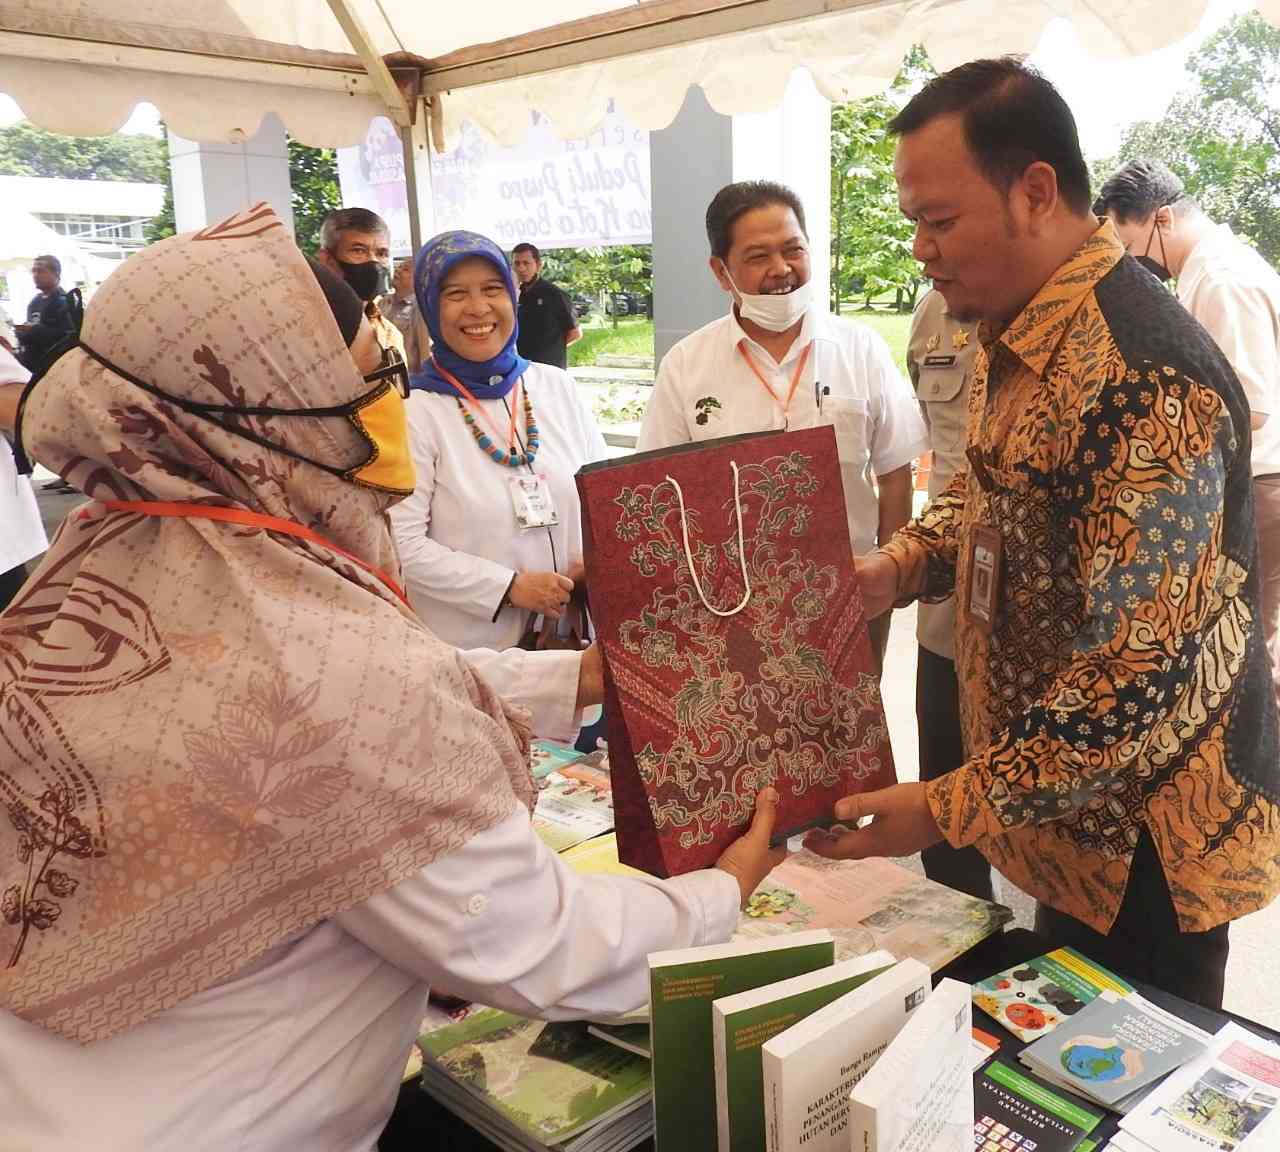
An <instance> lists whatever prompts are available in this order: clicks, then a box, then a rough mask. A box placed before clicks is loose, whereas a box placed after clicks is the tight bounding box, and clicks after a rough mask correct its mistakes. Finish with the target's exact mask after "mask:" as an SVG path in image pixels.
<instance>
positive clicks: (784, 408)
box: [738, 339, 813, 428]
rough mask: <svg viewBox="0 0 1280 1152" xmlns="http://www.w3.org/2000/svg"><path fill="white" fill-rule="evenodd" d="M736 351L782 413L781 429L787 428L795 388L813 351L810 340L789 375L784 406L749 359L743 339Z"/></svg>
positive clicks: (770, 385)
mask: <svg viewBox="0 0 1280 1152" xmlns="http://www.w3.org/2000/svg"><path fill="white" fill-rule="evenodd" d="M738 351H739V352H741V353H742V358H743V359H744V360H745V361H746V362H747V367H748V368H750V369H751V371H752V372H754V373H755V374H756V379H757V380H759V381H760V383H761V384H762V385H764V390H765V391H766V392H768V393H769V395H770V396H771V397H772V398H773V402H774V403H775V404H776V405H777V406H778V410H779V411H780V412H781V413H782V425H783V427H784V428H786V427H788V426H789V425H790V423H791V420H790V413H791V401H792V399H793V398H794V397H795V394H796V388H797V387H799V384H800V377H801V376H803V375H804V368H805V365H806V364H808V363H809V353H810V352H812V351H813V341H812V340H810V341H809V343H808V344H806V345H805V346H804V351H803V352H801V353H800V363H799V364H797V365H796V370H795V372H793V373H792V375H791V387H790V388H788V389H787V400H786V403H785V404H784V403H783V402H782V400H781V399H779V397H778V394H777V393H776V392H775V391H774V390H773V385H772V384H770V383H769V381H768V380H767V379H765V375H764V373H763V372H761V371H760V369H759V368H758V367H757V365H756V362H755V360H753V359H752V358H751V353H750V352H748V351H747V342H746V340H745V339H744V340H740V341H739V342H738Z"/></svg>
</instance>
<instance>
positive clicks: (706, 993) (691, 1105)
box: [649, 929, 836, 1152]
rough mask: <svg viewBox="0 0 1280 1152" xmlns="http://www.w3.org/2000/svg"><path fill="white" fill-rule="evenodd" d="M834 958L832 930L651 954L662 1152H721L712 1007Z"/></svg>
mask: <svg viewBox="0 0 1280 1152" xmlns="http://www.w3.org/2000/svg"><path fill="white" fill-rule="evenodd" d="M835 954H836V949H835V941H834V939H833V938H832V936H831V933H830V932H828V931H826V929H819V930H817V931H813V932H795V933H790V934H788V935H785V936H777V937H765V938H761V939H755V940H742V941H735V942H731V943H729V944H715V945H712V946H710V947H706V948H682V949H679V950H676V951H672V952H653V953H651V954H650V956H649V1015H650V1039H651V1042H652V1045H653V1068H652V1073H653V1115H654V1129H655V1142H656V1144H657V1152H685V1150H687V1152H711V1149H713V1148H715V1146H716V1072H715V1056H714V1053H713V1048H712V1016H711V1004H712V1002H713V1001H715V1000H719V999H720V998H721V997H723V996H732V995H733V994H734V993H737V992H745V991H747V990H748V989H749V988H759V987H760V986H761V985H763V984H775V983H777V982H778V981H779V980H787V979H789V978H790V977H792V976H800V975H803V974H804V973H805V972H812V971H814V970H815V969H818V968H829V967H830V966H831V965H832V964H833V963H834V962H835Z"/></svg>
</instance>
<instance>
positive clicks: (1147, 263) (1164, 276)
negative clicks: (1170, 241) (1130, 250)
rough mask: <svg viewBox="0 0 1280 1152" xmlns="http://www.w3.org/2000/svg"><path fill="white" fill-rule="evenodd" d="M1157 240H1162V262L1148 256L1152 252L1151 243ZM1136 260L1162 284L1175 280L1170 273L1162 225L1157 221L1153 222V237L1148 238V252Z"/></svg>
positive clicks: (1136, 257)
mask: <svg viewBox="0 0 1280 1152" xmlns="http://www.w3.org/2000/svg"><path fill="white" fill-rule="evenodd" d="M1157 238H1159V240H1160V260H1157V259H1156V258H1155V257H1154V256H1150V255H1148V253H1149V252H1150V251H1151V241H1152V240H1155V239H1157ZM1134 259H1135V260H1137V262H1138V263H1139V264H1141V265H1142V266H1143V267H1144V268H1145V269H1146V270H1147V271H1148V272H1150V273H1151V275H1152V276H1154V277H1155V278H1156V279H1157V280H1159V281H1160V283H1161V284H1167V283H1169V281H1170V280H1172V279H1173V273H1172V272H1170V271H1169V264H1168V261H1169V258H1168V257H1167V256H1166V255H1165V254H1164V233H1163V232H1161V231H1160V224H1159V223H1158V222H1157V221H1156V220H1152V222H1151V235H1150V236H1148V237H1147V250H1146V252H1143V254H1142V255H1141V256H1135V257H1134ZM1161 260H1163V261H1164V263H1163V264H1162V263H1161V262H1160V261H1161Z"/></svg>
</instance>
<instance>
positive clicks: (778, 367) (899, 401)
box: [636, 181, 927, 659]
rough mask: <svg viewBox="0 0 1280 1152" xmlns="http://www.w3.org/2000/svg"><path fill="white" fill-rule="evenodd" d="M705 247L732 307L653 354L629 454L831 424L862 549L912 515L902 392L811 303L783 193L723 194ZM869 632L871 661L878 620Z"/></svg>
mask: <svg viewBox="0 0 1280 1152" xmlns="http://www.w3.org/2000/svg"><path fill="white" fill-rule="evenodd" d="M707 240H708V242H709V243H710V247H711V259H710V267H711V273H712V275H713V276H715V278H716V281H717V283H718V284H719V285H720V287H721V288H723V289H724V290H725V292H726V293H728V295H729V297H730V299H731V303H732V306H731V307H730V309H729V311H728V313H727V314H726V315H725V316H723V317H721V318H720V319H719V320H713V321H712V322H711V323H710V324H707V325H704V326H703V327H702V328H699V329H698V330H697V331H696V332H692V333H690V334H689V335H688V336H686V337H685V338H684V339H683V340H681V341H680V342H679V343H678V344H676V345H675V347H673V348H672V349H671V350H670V351H669V352H668V353H667V354H666V356H664V357H663V360H662V365H661V367H660V368H659V370H658V378H657V381H656V382H655V384H654V389H653V396H652V398H651V399H650V401H649V406H648V409H647V410H646V412H645V417H644V424H643V426H642V427H641V430H640V438H639V441H638V443H637V445H636V447H637V448H638V449H639V450H640V451H642V452H643V451H648V450H650V449H654V448H666V447H670V446H672V445H676V444H686V443H689V442H692V441H698V440H712V439H717V438H719V437H722V436H734V435H740V434H742V433H747V432H765V431H781V430H783V429H798V428H812V427H815V426H819V425H831V426H833V427H834V428H835V431H836V441H837V443H838V445H839V450H840V472H841V475H842V477H843V480H844V495H845V503H846V505H847V507H848V515H849V539H850V544H851V547H852V553H863V552H866V551H869V550H870V549H872V548H874V547H875V546H876V544H877V543H878V542H881V541H886V540H888V539H889V537H891V536H892V535H893V533H894V532H895V531H896V530H897V529H898V528H900V527H901V526H902V525H903V524H905V523H906V522H907V521H908V520H909V519H910V516H911V462H912V461H913V460H914V459H915V458H916V457H917V456H918V455H919V454H920V453H921V451H923V450H924V448H925V447H926V446H927V443H926V436H925V429H924V424H923V422H922V420H921V419H920V413H919V410H918V408H917V407H916V402H915V397H914V396H913V395H912V392H911V389H910V387H909V386H908V385H907V383H906V382H905V381H904V380H903V378H902V374H901V373H900V372H899V371H898V368H897V366H896V365H895V364H894V362H893V356H892V354H891V353H890V351H889V347H888V345H887V344H886V343H885V342H884V341H883V340H882V339H881V338H880V337H879V336H878V335H876V333H875V332H873V331H872V330H871V329H870V328H868V327H867V326H866V325H864V324H858V323H855V322H853V321H850V320H844V319H841V318H839V317H836V316H832V315H830V314H829V313H828V312H827V310H826V308H825V306H824V305H823V303H822V302H821V301H813V300H811V299H810V284H809V275H810V272H809V239H808V235H807V234H806V232H805V225H804V208H803V206H802V205H801V203H800V199H799V197H797V196H796V194H795V193H794V192H793V191H792V190H791V189H790V188H787V187H785V186H783V185H781V184H775V183H772V182H770V181H747V182H743V183H739V184H729V185H727V186H726V187H724V188H722V189H721V190H720V191H719V192H717V193H716V195H715V198H714V199H713V200H712V201H711V204H710V206H709V207H708V208H707ZM852 553H851V555H852ZM871 630H872V641H873V646H874V648H875V650H876V654H877V657H878V658H879V659H883V656H884V646H885V642H886V641H887V639H888V632H889V616H888V614H887V613H886V614H885V615H884V616H883V617H882V618H881V619H880V620H878V621H872V623H871Z"/></svg>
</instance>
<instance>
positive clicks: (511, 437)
mask: <svg viewBox="0 0 1280 1152" xmlns="http://www.w3.org/2000/svg"><path fill="white" fill-rule="evenodd" d="M431 363H432V364H433V365H434V366H435V370H436V371H437V372H439V373H440V375H441V376H443V377H444V378H445V379H446V380H448V381H449V383H450V384H452V385H453V386H454V387H455V388H456V389H457V390H458V393H459V394H460V395H461V396H462V397H463V399H465V400H466V401H467V402H468V403H469V404H470V405H471V407H472V408H473V409H474V410H475V411H476V412H477V413H478V414H479V416H480V419H481V420H483V421H484V422H485V423H486V424H488V425H489V431H490V432H492V433H493V442H494V443H495V444H497V443H498V442H500V441H501V440H502V433H501V432H499V431H498V426H497V425H496V424H494V422H493V421H492V420H490V419H489V413H488V412H486V411H485V410H484V409H483V408H481V407H480V401H479V400H477V399H476V398H475V397H474V396H472V395H471V391H470V389H468V388H467V386H466V385H465V384H464V383H463V382H462V381H461V380H459V379H458V378H457V377H456V376H455V375H454V374H453V373H452V372H450V371H449V369H447V368H442V367H441V366H440V365H439V364H437V363H436V361H435V360H432V361H431ZM523 388H524V377H523V376H521V377H520V379H519V380H517V381H516V388H515V392H514V394H513V395H512V397H511V405H510V408H511V412H510V415H511V427H510V428H508V429H507V451H508V452H515V450H516V447H517V445H518V444H519V440H518V438H517V437H516V413H518V412H519V411H520V394H521V390H522V389H523Z"/></svg>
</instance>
